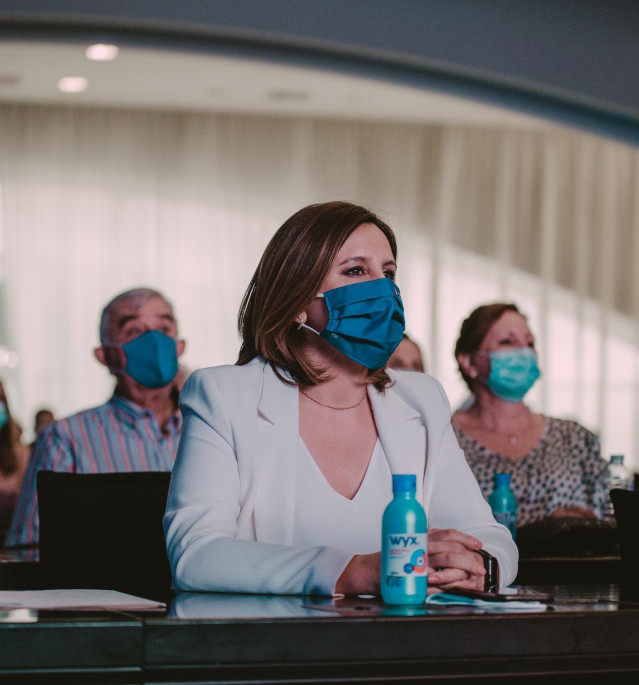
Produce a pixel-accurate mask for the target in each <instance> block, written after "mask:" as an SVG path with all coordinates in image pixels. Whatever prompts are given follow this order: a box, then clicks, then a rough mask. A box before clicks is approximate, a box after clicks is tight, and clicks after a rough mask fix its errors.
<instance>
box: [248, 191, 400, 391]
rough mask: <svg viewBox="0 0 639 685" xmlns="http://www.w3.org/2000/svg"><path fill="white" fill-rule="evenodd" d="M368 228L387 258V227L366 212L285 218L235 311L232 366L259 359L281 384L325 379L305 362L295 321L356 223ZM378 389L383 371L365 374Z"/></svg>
mask: <svg viewBox="0 0 639 685" xmlns="http://www.w3.org/2000/svg"><path fill="white" fill-rule="evenodd" d="M366 223H370V224H374V225H375V226H377V227H378V228H379V229H380V231H382V233H384V235H385V236H386V238H387V239H388V242H389V244H390V248H391V251H392V253H393V257H394V258H395V259H396V258H397V244H396V241H395V236H394V234H393V231H392V230H391V228H390V227H389V226H388V225H387V224H385V223H384V222H383V221H382V220H381V219H379V217H377V216H376V215H375V214H373V213H372V212H371V211H369V210H368V209H365V208H364V207H360V206H358V205H354V204H351V203H349V202H339V201H337V202H325V203H321V204H314V205H308V206H307V207H304V208H303V209H300V210H299V211H298V212H296V213H295V214H293V216H291V217H290V218H289V219H287V220H286V221H285V222H284V223H283V224H282V226H280V228H279V229H278V230H277V232H276V233H275V235H274V236H273V237H272V238H271V240H270V242H269V244H268V245H267V246H266V249H265V250H264V254H263V255H262V258H261V260H260V263H259V264H258V267H257V269H256V270H255V273H254V274H253V278H252V279H251V282H250V283H249V286H248V288H247V289H246V292H245V293H244V298H243V299H242V304H241V306H240V311H239V314H238V328H239V331H240V336H241V338H242V346H241V348H240V353H239V357H238V360H237V364H239V365H243V364H247V363H248V362H249V361H251V359H253V358H254V357H256V356H257V355H262V356H263V357H264V359H266V360H267V361H268V362H269V363H270V365H271V366H272V368H273V370H274V371H275V373H276V374H277V375H278V376H279V378H281V379H282V380H283V381H284V382H287V383H291V380H290V379H289V378H285V377H283V376H282V374H281V372H280V370H281V369H284V370H286V371H288V372H289V373H290V375H291V377H292V378H293V381H294V382H296V383H299V384H301V385H318V384H319V383H322V382H323V381H324V380H327V377H326V370H325V369H321V368H316V367H315V366H314V365H312V364H310V363H309V361H308V360H307V359H306V357H305V355H304V352H303V347H304V332H303V331H300V330H298V327H297V326H296V325H295V324H294V320H295V318H296V317H297V316H298V315H299V314H300V312H303V311H304V310H305V309H306V308H307V307H308V306H309V305H310V303H311V302H312V301H313V300H314V299H315V297H316V296H317V293H318V292H319V290H320V288H321V285H322V282H323V281H324V278H325V277H326V275H327V274H328V272H329V270H330V268H331V266H332V264H333V261H334V260H335V257H336V255H337V253H338V252H339V250H340V248H341V247H342V245H343V244H344V243H345V242H346V240H347V239H348V237H349V236H350V234H351V233H352V232H353V231H354V230H355V229H356V228H357V227H358V226H361V225H362V224H366ZM369 382H371V383H373V384H374V385H375V387H376V388H377V389H378V390H380V391H381V390H383V389H384V388H385V387H387V386H388V385H389V384H390V379H389V378H388V375H387V374H386V371H385V370H384V369H378V370H375V371H371V372H370V374H369Z"/></svg>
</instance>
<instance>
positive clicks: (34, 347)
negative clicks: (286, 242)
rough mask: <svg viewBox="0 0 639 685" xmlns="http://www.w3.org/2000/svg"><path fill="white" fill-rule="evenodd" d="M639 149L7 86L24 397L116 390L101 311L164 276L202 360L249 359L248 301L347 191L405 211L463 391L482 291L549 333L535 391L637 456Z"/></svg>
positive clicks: (450, 382) (579, 137)
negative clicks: (316, 205) (117, 105)
mask: <svg viewBox="0 0 639 685" xmlns="http://www.w3.org/2000/svg"><path fill="white" fill-rule="evenodd" d="M638 163H639V156H638V153H637V150H636V149H634V148H631V147H628V146H624V145H622V144H619V143H614V142H610V141H607V140H603V139H598V138H596V137H594V136H590V135H586V134H581V133H576V132H571V131H568V130H563V129H558V128H555V129H546V130H540V131H517V130H499V129H491V128H465V127H459V126H450V127H448V126H425V125H424V126H421V125H407V124H390V123H379V124H375V123H365V122H357V121H348V122H345V121H330V120H311V119H297V118H274V117H273V118H266V117H254V116H253V117H252V116H235V115H209V114H186V113H184V114H183V113H162V112H143V111H119V110H109V109H104V110H97V109H79V108H72V107H68V108H65V107H41V106H24V105H1V106H0V193H1V194H0V230H1V233H0V257H1V260H2V261H1V262H0V267H1V269H0V277H1V278H2V281H3V282H2V283H1V285H2V286H3V288H0V295H2V294H3V293H4V301H3V302H2V303H1V306H2V308H3V312H2V317H1V318H0V321H1V322H3V325H2V327H0V335H1V336H2V337H3V338H4V339H0V346H2V345H4V346H5V347H7V348H9V349H11V350H14V351H15V352H17V354H18V355H19V364H18V365H17V366H16V367H15V368H13V369H10V368H4V369H0V377H1V378H2V380H3V381H4V383H5V386H6V388H7V392H8V394H9V398H10V402H11V404H12V408H13V412H14V414H15V415H16V416H17V418H18V419H19V420H20V421H21V422H22V424H23V426H24V428H25V431H26V433H27V434H29V432H30V428H31V423H32V420H33V414H34V412H35V410H36V409H37V408H39V407H40V406H44V405H46V406H50V407H51V408H52V409H53V410H54V412H55V413H56V415H59V416H62V415H65V414H69V413H71V412H74V411H77V410H80V409H83V408H85V407H88V406H92V405H95V404H99V403H101V402H103V401H104V400H105V399H106V398H107V397H108V396H109V394H110V392H111V390H112V387H113V383H112V379H111V377H110V376H109V375H108V372H107V371H106V370H105V369H104V368H103V367H101V366H99V365H98V363H97V362H96V361H95V360H94V358H93V354H92V350H93V348H94V347H95V346H96V344H97V341H98V338H97V331H98V318H99V314H100V311H101V309H102V307H103V306H104V304H105V303H106V302H107V301H108V300H109V299H110V298H111V297H112V296H114V295H115V294H117V293H119V292H121V291H122V290H125V289H128V288H132V287H136V286H140V285H145V286H151V287H156V288H159V289H160V290H162V291H163V292H164V293H165V294H166V295H167V297H168V298H169V299H170V300H171V301H172V302H173V303H174V305H175V308H176V313H177V316H178V320H179V323H180V328H181V332H182V334H183V336H184V337H185V338H186V339H187V343H188V345H187V352H186V354H185V356H184V357H183V362H184V364H185V365H186V366H187V367H189V368H190V369H195V368H197V367H200V366H208V365H213V364H222V363H234V361H235V359H236V356H237V351H238V337H237V331H236V315H237V309H238V306H239V303H240V300H241V297H242V294H243V292H244V289H245V287H246V285H247V283H248V280H249V278H250V276H251V275H252V273H253V270H254V269H255V266H256V265H257V262H258V259H259V257H260V255H261V253H262V250H263V249H264V247H265V245H266V243H267V241H268V240H269V238H270V236H271V235H272V234H273V232H274V231H275V230H276V229H277V227H278V226H279V225H280V224H281V223H282V222H283V221H284V220H285V219H286V218H287V217H288V216H289V215H290V214H292V213H293V212H294V211H296V210H297V209H299V208H300V207H302V206H304V205H306V204H308V203H311V202H320V201H325V200H333V199H344V200H350V201H353V202H357V203H360V204H364V205H366V206H369V207H370V208H371V209H373V210H374V211H376V212H378V213H379V214H380V215H381V216H382V217H383V218H384V219H386V220H387V221H388V222H389V223H390V224H391V226H392V227H393V228H394V229H395V231H396V233H397V237H398V242H399V280H398V282H399V285H400V287H401V289H402V294H403V297H404V301H405V305H406V310H407V330H408V332H409V333H410V334H411V335H412V336H413V337H414V338H415V339H416V340H417V341H418V342H419V343H420V344H421V345H422V347H423V349H424V352H425V355H426V363H427V367H428V371H429V372H430V373H432V374H433V375H435V376H436V377H437V378H439V379H440V380H441V381H442V382H443V384H444V386H445V388H446V390H447V391H448V393H449V396H450V399H451V403H452V404H453V407H454V406H457V405H458V404H459V403H461V402H462V401H464V399H465V397H466V394H465V390H464V386H463V384H462V383H461V380H460V378H459V376H458V373H457V370H456V365H455V362H454V359H453V354H452V351H453V347H454V344H455V340H456V337H457V334H458V330H459V326H460V324H461V321H462V320H463V319H464V317H465V316H466V315H467V314H468V313H469V312H470V311H471V310H472V309H473V308H474V307H475V306H477V305H478V304H482V303H486V302H490V301H494V300H502V301H504V300H505V301H514V302H516V303H517V304H518V305H519V306H520V307H521V308H522V309H523V310H524V311H525V312H526V313H527V314H528V315H529V318H530V323H531V326H532V329H533V331H534V332H535V334H536V335H537V338H538V347H539V350H540V358H541V365H542V369H543V377H542V380H541V381H540V382H539V383H538V384H537V386H536V387H535V388H534V390H533V391H532V392H531V394H530V397H529V400H530V404H531V406H532V407H533V408H534V409H536V410H539V411H543V412H546V413H550V414H552V415H555V416H564V417H565V416H569V417H574V418H577V419H578V420H580V421H581V422H582V423H584V424H585V425H586V426H588V427H589V428H590V429H592V430H594V431H596V432H597V433H598V434H599V435H600V436H601V439H602V444H603V448H604V454H606V456H608V455H609V454H610V453H612V452H623V453H625V454H626V459H627V461H629V462H630V464H631V465H632V466H634V467H635V468H636V469H637V470H639V454H637V452H638V451H639V450H638V448H639V428H638V425H639V424H638V423H637V421H636V416H637V411H638V409H639V354H638V349H639V325H638V324H637V322H638V321H639V173H638Z"/></svg>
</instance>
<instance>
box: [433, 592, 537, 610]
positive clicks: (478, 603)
mask: <svg viewBox="0 0 639 685" xmlns="http://www.w3.org/2000/svg"><path fill="white" fill-rule="evenodd" d="M426 603H427V604H440V605H449V606H452V605H455V604H457V605H460V604H461V605H464V606H472V607H477V608H481V609H485V610H487V611H504V612H511V611H512V612H521V611H546V609H547V608H548V605H547V604H544V603H543V602H531V601H528V600H527V601H525V602H523V601H522V602H518V601H517V600H512V601H509V602H492V601H491V602H489V601H486V600H485V599H473V598H472V597H464V596H463V595H453V594H450V593H446V592H438V593H436V594H434V595H429V596H428V597H427V598H426Z"/></svg>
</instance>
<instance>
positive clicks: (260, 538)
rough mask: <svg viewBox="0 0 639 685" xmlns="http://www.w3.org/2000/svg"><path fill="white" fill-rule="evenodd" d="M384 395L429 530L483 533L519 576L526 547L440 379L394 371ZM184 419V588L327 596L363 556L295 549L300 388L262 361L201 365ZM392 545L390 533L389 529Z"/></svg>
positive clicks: (393, 451) (389, 434) (179, 516)
mask: <svg viewBox="0 0 639 685" xmlns="http://www.w3.org/2000/svg"><path fill="white" fill-rule="evenodd" d="M388 373H389V376H390V377H391V378H392V380H393V381H394V384H393V385H392V386H391V387H390V388H388V389H387V390H386V392H385V393H384V394H382V393H380V392H378V391H377V390H376V389H375V388H374V386H372V385H369V387H368V395H369V398H370V401H371V405H372V408H373V414H374V416H375V422H376V424H377V430H378V434H379V439H380V442H381V444H382V447H383V448H384V452H385V454H386V458H387V459H388V462H389V466H390V470H391V472H392V473H415V474H417V475H418V478H417V483H418V492H417V497H418V498H419V499H420V500H421V502H422V503H423V506H424V508H425V510H426V514H427V517H428V525H429V527H430V528H456V529H458V530H461V531H463V532H465V533H468V534H469V535H473V536H475V537H477V538H478V539H480V540H481V541H482V542H483V543H484V547H485V549H486V550H487V551H488V552H490V553H491V554H493V555H494V556H495V557H497V560H498V561H499V568H500V577H501V585H502V586H505V585H509V584H510V583H512V582H513V580H514V579H515V576H516V574H517V560H518V554H517V547H516V545H515V544H514V542H513V540H512V538H511V536H510V533H509V532H508V530H507V529H506V528H505V527H504V526H502V525H500V524H498V523H497V522H496V521H495V519H494V518H493V516H492V513H491V510H490V507H489V506H488V504H487V502H486V501H485V500H484V498H483V496H482V494H481V491H480V489H479V486H478V485H477V481H476V480H475V477H474V476H473V474H472V471H471V470H470V468H469V466H468V464H467V463H466V459H465V458H464V454H463V452H462V450H461V449H460V447H459V445H458V443H457V440H456V438H455V435H454V433H453V430H452V427H451V424H450V406H449V403H448V399H447V398H446V395H445V393H444V391H443V389H442V387H441V385H440V384H439V383H438V382H437V381H436V380H435V379H434V378H432V377H430V376H427V375H425V374H421V373H416V372H414V371H405V372H402V371H392V370H389V371H388ZM180 406H181V409H182V414H183V417H184V424H183V428H182V435H181V438H180V445H179V448H178V453H177V458H176V462H175V466H174V468H173V473H172V476H171V486H170V489H169V496H168V501H167V507H166V514H165V517H164V530H165V534H166V541H167V553H168V557H169V561H170V563H171V568H172V571H173V583H174V586H175V587H176V588H177V589H180V590H203V591H218V592H252V593H273V594H325V595H330V594H332V593H333V591H334V587H335V583H336V582H337V579H338V578H339V576H340V575H341V573H342V571H343V570H344V568H345V567H346V565H347V564H348V562H349V561H350V559H351V558H352V556H353V553H352V552H345V551H343V550H338V549H333V548H330V547H324V546H318V547H312V548H308V549H301V548H298V547H292V546H291V544H292V542H291V541H292V534H293V519H294V505H295V483H296V471H295V469H296V465H297V451H298V443H299V390H298V388H297V386H294V385H287V384H286V383H283V382H282V381H281V380H280V379H279V378H278V377H277V376H276V375H275V373H274V372H273V370H272V368H271V367H270V365H269V364H267V363H266V362H265V361H264V359H262V358H261V357H257V358H255V359H254V360H253V361H251V362H250V363H249V364H246V365H245V366H218V367H212V368H208V369H200V370H199V371H196V372H195V373H193V374H192V375H191V376H190V377H189V379H188V380H187V382H186V384H185V386H184V388H183V389H182V392H181V393H180ZM380 546H381V534H380Z"/></svg>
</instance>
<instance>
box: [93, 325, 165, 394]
mask: <svg viewBox="0 0 639 685" xmlns="http://www.w3.org/2000/svg"><path fill="white" fill-rule="evenodd" d="M106 346H108V347H121V348H122V349H123V350H124V353H125V354H126V367H125V368H124V369H111V371H113V372H114V373H126V374H127V375H128V376H131V378H133V379H134V380H136V381H137V382H138V383H139V384H140V385H143V386H144V387H145V388H163V387H164V386H165V385H168V384H169V383H170V382H171V381H172V380H173V379H174V378H175V375H176V374H177V372H178V361H177V344H176V341H175V339H174V338H170V337H169V336H168V335H164V333H161V332H160V331H147V332H146V333H143V334H142V335H140V336H138V337H137V338H133V340H129V342H127V343H124V344H122V343H107V344H106Z"/></svg>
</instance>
